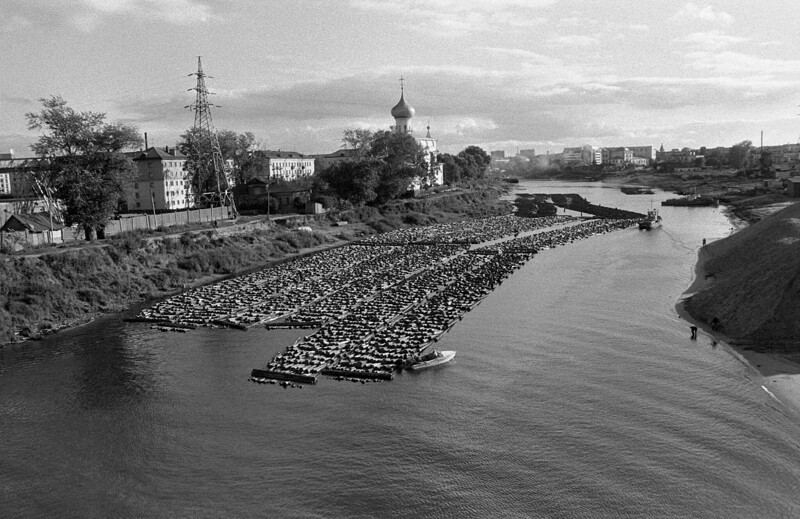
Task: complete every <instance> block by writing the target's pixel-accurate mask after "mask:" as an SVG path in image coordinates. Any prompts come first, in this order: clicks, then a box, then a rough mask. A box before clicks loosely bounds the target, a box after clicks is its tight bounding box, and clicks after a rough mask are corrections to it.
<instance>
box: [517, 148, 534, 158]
mask: <svg viewBox="0 0 800 519" xmlns="http://www.w3.org/2000/svg"><path fill="white" fill-rule="evenodd" d="M519 155H522V156H523V157H525V158H526V159H528V160H533V159H534V158H535V157H536V150H535V149H533V148H531V149H528V150H519Z"/></svg>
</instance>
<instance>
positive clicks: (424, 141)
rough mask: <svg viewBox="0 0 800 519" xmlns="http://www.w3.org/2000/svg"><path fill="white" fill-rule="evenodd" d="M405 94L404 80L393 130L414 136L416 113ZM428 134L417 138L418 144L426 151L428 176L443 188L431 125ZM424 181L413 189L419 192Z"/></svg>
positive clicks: (393, 111)
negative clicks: (413, 120)
mask: <svg viewBox="0 0 800 519" xmlns="http://www.w3.org/2000/svg"><path fill="white" fill-rule="evenodd" d="M404 94H405V92H404V89H403V80H402V79H401V80H400V101H399V102H398V103H397V104H396V105H394V108H392V112H391V113H392V117H394V127H393V128H392V129H393V130H394V131H396V132H401V133H409V134H413V132H414V131H413V129H412V128H411V124H410V123H411V119H412V118H413V117H414V114H415V113H416V112H415V111H414V108H413V107H412V106H411V105H410V104H408V103H407V102H406V100H405V95H404ZM427 129H428V133H427V134H426V135H425V137H415V139H416V141H417V143H418V144H419V145H420V146H421V147H422V149H423V150H424V151H425V162H426V163H427V165H428V174H429V177H431V178H432V179H433V185H434V186H441V185H442V184H444V167H443V166H442V165H441V164H439V163H438V162H437V160H436V156H437V155H438V154H439V149H438V148H437V145H436V144H437V141H436V139H434V138H433V137H431V127H430V125H429V126H428V127H427ZM421 184H422V180H421V179H419V178H417V179H414V182H413V184H412V185H413V188H414V189H415V190H418V189H420V188H421V187H422V185H421Z"/></svg>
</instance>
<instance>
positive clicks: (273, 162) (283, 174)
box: [253, 150, 314, 182]
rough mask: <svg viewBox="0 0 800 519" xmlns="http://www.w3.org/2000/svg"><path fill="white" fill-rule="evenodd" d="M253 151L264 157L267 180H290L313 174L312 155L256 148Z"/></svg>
mask: <svg viewBox="0 0 800 519" xmlns="http://www.w3.org/2000/svg"><path fill="white" fill-rule="evenodd" d="M253 153H254V154H256V155H258V156H259V157H262V158H264V159H266V166H267V170H268V171H269V180H285V181H287V182H290V181H292V180H297V179H299V178H303V177H310V176H311V175H313V174H314V157H311V156H308V157H307V156H305V155H303V154H301V153H297V152H296V151H280V150H278V151H269V150H267V151H265V150H256V151H254V152H253ZM262 180H264V181H266V180H268V179H264V178H262Z"/></svg>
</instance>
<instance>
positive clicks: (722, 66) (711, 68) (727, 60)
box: [686, 51, 800, 83]
mask: <svg viewBox="0 0 800 519" xmlns="http://www.w3.org/2000/svg"><path fill="white" fill-rule="evenodd" d="M686 57H687V59H688V66H689V67H690V68H693V69H695V70H699V71H707V72H711V73H715V74H720V75H729V76H740V75H742V74H745V75H748V76H757V75H766V76H770V77H772V76H774V74H787V73H789V74H792V73H794V74H796V73H800V61H798V60H779V59H770V58H761V57H758V56H753V55H750V54H743V53H740V52H732V51H722V52H707V51H697V52H689V53H687V54H686ZM795 83H796V81H795Z"/></svg>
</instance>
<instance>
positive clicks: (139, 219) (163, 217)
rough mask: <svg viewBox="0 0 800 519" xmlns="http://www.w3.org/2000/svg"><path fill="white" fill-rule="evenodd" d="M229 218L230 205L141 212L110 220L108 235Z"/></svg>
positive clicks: (107, 224)
mask: <svg viewBox="0 0 800 519" xmlns="http://www.w3.org/2000/svg"><path fill="white" fill-rule="evenodd" d="M228 218H230V213H229V208H228V207H212V208H209V209H195V210H192V211H181V212H177V213H162V214H141V215H138V216H131V217H128V218H120V219H119V220H110V221H108V222H107V223H106V236H113V235H115V234H119V233H121V232H125V231H135V230H137V229H156V228H158V227H172V226H175V225H187V224H191V223H203V222H213V221H216V220H227V219H228Z"/></svg>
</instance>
